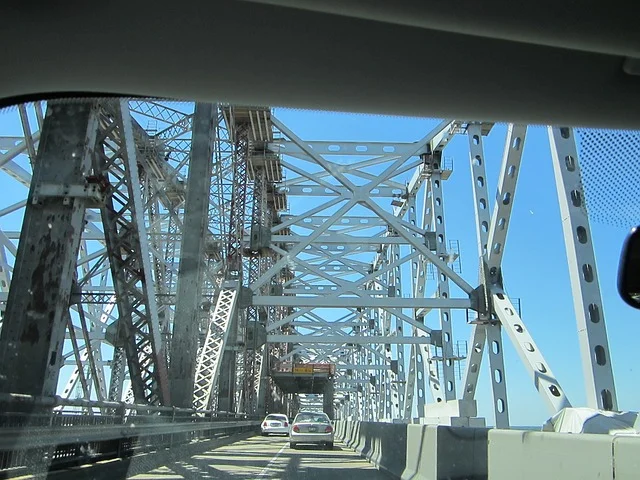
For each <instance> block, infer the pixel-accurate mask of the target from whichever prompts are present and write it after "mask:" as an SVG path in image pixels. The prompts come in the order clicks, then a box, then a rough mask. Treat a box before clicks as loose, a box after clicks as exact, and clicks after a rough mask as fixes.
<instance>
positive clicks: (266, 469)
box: [258, 443, 288, 477]
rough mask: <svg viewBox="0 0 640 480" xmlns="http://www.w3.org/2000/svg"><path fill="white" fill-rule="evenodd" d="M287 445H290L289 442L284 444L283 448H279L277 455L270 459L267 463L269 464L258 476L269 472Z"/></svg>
mask: <svg viewBox="0 0 640 480" xmlns="http://www.w3.org/2000/svg"><path fill="white" fill-rule="evenodd" d="M287 445H288V443H285V444H284V445H283V446H282V448H281V449H280V450H278V453H276V454H275V456H274V457H273V458H272V459H271V460H270V461H269V463H267V466H266V467H264V468H263V469H262V471H261V472H260V474H259V475H258V477H262V476H264V475H266V474H267V473H269V470H270V469H271V465H273V463H274V462H275V461H276V460H277V459H278V457H279V456H280V454H281V453H282V452H283V451H284V449H285V448H287Z"/></svg>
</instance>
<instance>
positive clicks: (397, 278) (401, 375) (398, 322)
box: [389, 245, 406, 418]
mask: <svg viewBox="0 0 640 480" xmlns="http://www.w3.org/2000/svg"><path fill="white" fill-rule="evenodd" d="M390 250H391V251H390V258H391V261H392V262H393V263H397V264H398V265H397V266H396V267H394V268H393V269H392V270H391V271H390V272H389V274H390V276H391V278H392V279H393V280H392V286H393V288H394V290H395V294H394V296H396V297H402V268H401V265H400V264H399V262H400V246H399V245H392V246H391V248H390ZM400 311H402V310H400ZM393 319H394V327H395V331H394V332H393V334H394V335H395V336H396V337H404V320H402V318H400V317H398V316H397V315H393ZM396 361H397V362H398V374H397V377H396V383H395V384H394V387H395V388H394V390H395V393H394V398H395V402H396V403H395V406H396V408H395V418H404V404H405V382H406V375H405V361H404V345H397V346H396Z"/></svg>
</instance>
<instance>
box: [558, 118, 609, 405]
mask: <svg viewBox="0 0 640 480" xmlns="http://www.w3.org/2000/svg"><path fill="white" fill-rule="evenodd" d="M548 133H549V142H550V144H551V157H552V159H553V171H554V173H555V178H556V188H557V191H558V201H559V203H560V214H561V215H562V229H563V231H564V241H565V246H566V250H567V260H568V263H569V275H570V278H571V289H572V292H573V306H574V310H575V313H576V322H577V324H578V341H579V343H580V352H581V357H582V369H583V374H584V379H585V387H586V393H587V405H588V406H590V407H592V408H601V409H604V410H616V409H617V408H618V400H617V397H616V387H615V383H614V379H613V371H612V369H611V355H610V354H609V341H608V338H607V328H606V324H605V318H604V309H603V308H602V296H601V294H600V285H599V283H598V272H597V268H596V259H595V254H594V250H593V242H592V239H591V228H590V226H589V217H588V214H587V205H586V204H585V200H586V199H585V196H584V189H583V187H582V181H581V177H580V161H579V159H578V152H577V149H576V143H575V140H574V132H573V130H572V129H570V128H566V127H562V128H560V127H549V129H548Z"/></svg>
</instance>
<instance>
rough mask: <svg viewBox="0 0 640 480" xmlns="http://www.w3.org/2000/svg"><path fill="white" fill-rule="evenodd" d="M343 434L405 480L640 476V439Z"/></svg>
mask: <svg viewBox="0 0 640 480" xmlns="http://www.w3.org/2000/svg"><path fill="white" fill-rule="evenodd" d="M336 434H337V438H338V439H340V440H342V441H343V442H344V444H345V445H347V446H348V447H349V448H352V449H354V450H356V451H357V452H358V453H360V454H361V455H362V456H364V457H366V458H367V459H369V460H370V461H371V462H372V463H373V464H375V465H377V466H378V467H379V468H380V469H383V470H386V471H387V472H389V473H390V474H391V475H392V476H393V477H395V478H401V479H402V480H440V479H463V478H464V479H486V478H488V479H489V480H512V479H514V478H517V479H522V480H540V479H547V478H549V479H552V478H562V479H568V480H573V479H576V480H577V479H591V478H594V479H595V478H597V479H601V480H614V479H615V480H631V479H638V478H640V437H630V436H615V437H614V436H611V435H589V434H573V435H572V434H566V433H547V432H533V431H522V430H492V429H487V428H465V427H447V426H425V425H405V424H393V423H373V422H345V421H339V422H336Z"/></svg>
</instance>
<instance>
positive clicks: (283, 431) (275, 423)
mask: <svg viewBox="0 0 640 480" xmlns="http://www.w3.org/2000/svg"><path fill="white" fill-rule="evenodd" d="M260 428H261V430H262V435H263V436H267V435H270V434H280V435H287V434H288V433H289V417H287V416H286V415H283V414H280V413H272V414H270V415H267V416H266V417H265V418H264V420H263V421H262V426H261V427H260Z"/></svg>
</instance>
